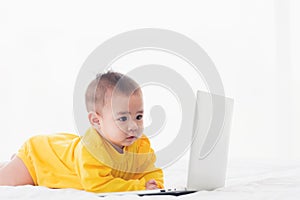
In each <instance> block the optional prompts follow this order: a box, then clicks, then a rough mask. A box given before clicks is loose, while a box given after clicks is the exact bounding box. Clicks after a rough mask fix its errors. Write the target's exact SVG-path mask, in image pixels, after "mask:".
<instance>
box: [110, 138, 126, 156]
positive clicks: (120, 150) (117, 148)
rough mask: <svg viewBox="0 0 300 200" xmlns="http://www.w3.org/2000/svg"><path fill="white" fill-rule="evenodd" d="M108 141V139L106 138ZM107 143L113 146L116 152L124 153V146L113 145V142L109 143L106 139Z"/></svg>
mask: <svg viewBox="0 0 300 200" xmlns="http://www.w3.org/2000/svg"><path fill="white" fill-rule="evenodd" d="M107 141H108V140H107ZM108 143H109V144H111V146H113V148H114V149H115V150H117V152H119V153H121V154H123V153H124V150H123V149H124V147H122V148H121V147H119V146H117V145H115V144H113V143H111V142H110V141H108Z"/></svg>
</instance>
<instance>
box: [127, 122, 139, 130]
mask: <svg viewBox="0 0 300 200" xmlns="http://www.w3.org/2000/svg"><path fill="white" fill-rule="evenodd" d="M137 130H138V125H137V123H136V122H135V121H133V120H130V121H129V123H128V131H130V132H134V131H137Z"/></svg>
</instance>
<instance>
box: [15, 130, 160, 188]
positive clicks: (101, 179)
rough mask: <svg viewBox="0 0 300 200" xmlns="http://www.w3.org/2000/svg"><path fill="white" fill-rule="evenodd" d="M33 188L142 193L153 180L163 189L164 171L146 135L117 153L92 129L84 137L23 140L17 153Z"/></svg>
mask: <svg viewBox="0 0 300 200" xmlns="http://www.w3.org/2000/svg"><path fill="white" fill-rule="evenodd" d="M17 156H18V157H19V158H21V159H22V161H23V162H24V164H25V165H26V167H27V169H28V171H29V173H30V175H31V177H32V179H33V181H34V183H35V185H39V186H45V187H49V188H75V189H80V190H86V191H91V192H116V191H131V190H145V183H146V182H147V181H149V180H150V179H155V180H156V182H157V183H158V187H159V188H163V172H162V170H161V169H160V168H156V167H155V165H154V163H155V154H154V152H153V150H152V149H151V147H150V142H149V140H148V138H147V137H146V136H145V135H142V137H141V138H139V139H138V140H136V141H135V142H134V143H133V144H132V145H130V146H127V147H125V148H124V152H123V153H122V154H121V153H119V152H117V151H116V150H115V149H114V148H113V147H112V145H111V144H109V143H108V142H107V141H106V140H105V139H104V138H103V137H102V136H100V135H99V134H98V132H97V131H96V130H95V129H94V128H89V129H88V130H87V132H86V133H85V135H84V136H83V137H79V136H77V135H74V134H68V133H60V134H52V135H39V136H34V137H32V138H30V139H29V140H28V141H26V142H25V143H24V144H23V146H22V147H21V148H20V150H19V151H18V153H17Z"/></svg>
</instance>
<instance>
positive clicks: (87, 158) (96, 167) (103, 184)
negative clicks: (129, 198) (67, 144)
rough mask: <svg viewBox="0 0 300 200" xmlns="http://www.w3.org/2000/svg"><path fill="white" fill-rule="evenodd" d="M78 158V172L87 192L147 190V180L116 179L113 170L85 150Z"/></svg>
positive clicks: (79, 153)
mask: <svg viewBox="0 0 300 200" xmlns="http://www.w3.org/2000/svg"><path fill="white" fill-rule="evenodd" d="M77 156H78V157H77V159H76V161H75V168H76V172H77V174H78V176H79V178H80V179H81V184H82V186H83V188H84V189H85V190H86V191H91V192H120V191H133V190H145V189H146V180H145V178H141V179H131V180H124V179H122V178H117V177H114V176H113V175H112V174H111V172H112V169H111V168H110V167H108V166H106V165H103V164H102V163H100V162H99V161H97V160H96V159H95V158H94V157H93V156H92V155H91V154H90V153H89V152H87V150H86V149H85V148H83V149H81V151H80V152H78V154H77Z"/></svg>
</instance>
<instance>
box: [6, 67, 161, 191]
mask: <svg viewBox="0 0 300 200" xmlns="http://www.w3.org/2000/svg"><path fill="white" fill-rule="evenodd" d="M85 100H86V108H87V111H88V119H89V122H90V124H91V127H90V128H89V129H88V130H87V131H86V133H85V134H84V135H83V136H82V137H79V136H77V135H74V134H69V133H59V134H52V135H39V136H34V137H32V138H30V139H29V140H28V141H26V142H25V143H24V144H23V146H22V147H21V148H20V149H19V151H18V153H17V154H16V155H15V156H13V157H12V159H11V161H10V162H8V163H7V164H5V165H3V164H2V167H1V168H0V185H7V186H17V185H38V186H46V187H49V188H75V189H80V190H86V191H91V192H116V191H130V190H144V189H158V188H163V172H162V170H161V169H160V168H156V167H155V165H154V163H155V154H154V152H153V150H152V148H151V146H150V142H149V140H148V138H147V137H146V136H145V135H143V134H142V132H143V96H142V91H141V88H140V87H139V85H138V84H137V83H136V82H135V81H134V80H132V79H131V78H129V77H128V76H126V75H123V74H120V73H117V72H107V73H103V74H99V75H97V77H96V78H95V79H94V80H93V81H92V82H91V83H90V84H89V86H88V88H87V90H86V96H85Z"/></svg>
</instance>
